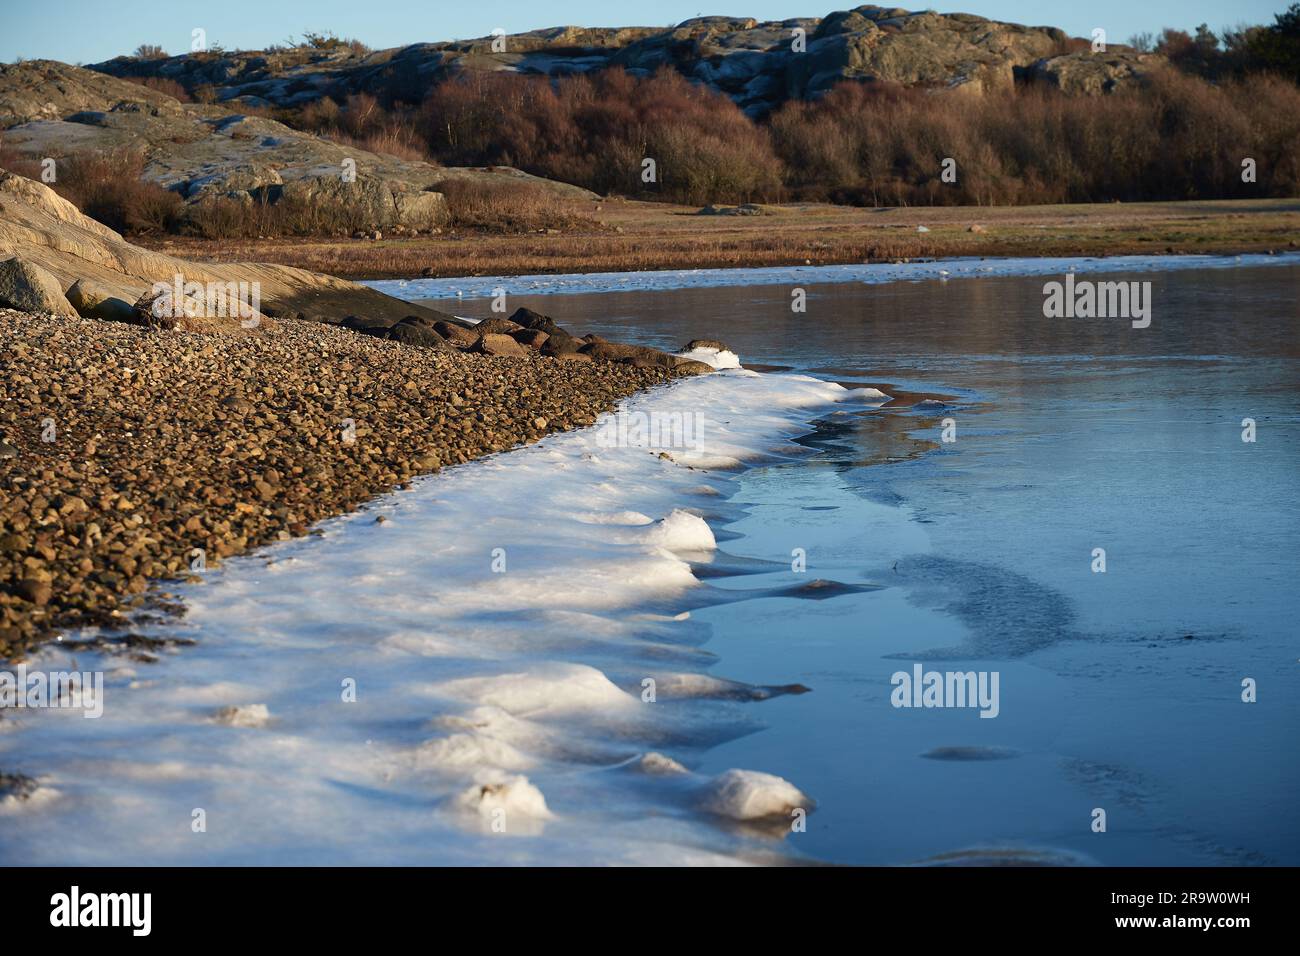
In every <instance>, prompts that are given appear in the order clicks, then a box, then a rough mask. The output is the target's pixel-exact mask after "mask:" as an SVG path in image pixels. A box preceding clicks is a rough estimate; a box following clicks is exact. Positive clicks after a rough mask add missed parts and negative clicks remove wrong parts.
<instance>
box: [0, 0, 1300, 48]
mask: <svg viewBox="0 0 1300 956" xmlns="http://www.w3.org/2000/svg"><path fill="white" fill-rule="evenodd" d="M0 3H2V4H3V11H2V12H0V61H3V62H11V61H13V60H14V59H15V58H16V57H19V56H22V57H26V58H28V59H37V58H44V59H54V60H64V61H66V62H69V63H95V62H98V61H101V60H107V59H110V58H111V57H114V56H117V55H118V54H122V53H129V52H130V51H132V50H134V49H135V48H136V47H137V46H139V45H140V44H141V43H157V44H159V45H161V46H162V47H163V48H164V49H165V50H167V51H168V52H170V53H181V52H184V51H185V50H187V49H188V48H189V44H190V32H191V30H193V29H194V28H195V27H202V28H203V29H205V30H206V31H207V36H208V40H209V42H213V43H220V44H221V45H222V46H224V47H226V48H227V49H236V48H244V49H259V48H261V47H264V46H266V45H267V44H268V43H272V42H276V41H280V40H284V39H285V38H286V37H288V36H290V35H291V34H292V35H294V36H300V35H301V34H302V33H303V32H304V31H306V30H315V31H325V30H331V31H333V32H334V33H336V34H338V35H339V36H347V37H357V38H358V39H360V40H362V41H364V42H366V43H368V44H369V45H370V46H372V47H375V48H376V49H380V48H383V47H390V46H401V45H403V44H407V43H414V42H417V41H420V40H452V39H460V38H466V37H480V36H486V35H488V34H489V33H491V32H492V30H493V29H494V28H496V27H501V28H502V29H504V30H505V31H506V32H507V33H518V32H521V31H524V30H531V29H535V28H537V27H548V26H559V25H563V24H576V25H578V26H666V25H668V24H670V23H677V22H680V21H681V20H685V19H688V18H689V17H693V16H697V15H700V14H706V13H714V14H730V15H734V16H749V17H755V18H757V19H760V20H780V19H784V18H786V17H796V16H824V15H825V14H827V13H829V12H830V11H832V10H843V9H847V8H849V7H852V6H856V5H857V4H856V3H854V2H853V0H848V2H845V0H727V2H726V5H725V6H723V5H706V4H705V0H684V2H679V0H654V2H649V3H644V4H642V3H628V2H624V3H620V4H614V3H609V2H603V0H493V2H491V3H446V2H442V0H423V2H414V0H396V2H382V0H366V2H361V0H311V2H303V0H221V2H217V3H214V2H212V0H205V2H198V0H170V2H163V0H48V2H44V3H42V2H40V0H0ZM879 5H880V6H887V5H888V2H887V0H882V2H881V3H880V4H879ZM1285 6H1286V3H1285V2H1278V0H1274V2H1262V0H1233V3H1231V4H1225V3H1223V2H1221V0H1217V2H1216V0H1144V2H1138V3H1135V2H1133V0H1096V2H1089V3H1079V2H1077V0H1075V2H1042V0H1040V2H1036V3H1035V2H1023V0H957V2H956V3H955V4H954V5H951V6H950V5H948V4H939V5H938V6H936V7H935V9H938V10H940V11H941V12H952V11H961V12H964V13H977V14H979V15H981V16H985V17H989V18H991V19H995V20H1009V21H1011V22H1014V23H1028V24H1032V25H1048V26H1058V27H1061V28H1062V29H1064V30H1066V31H1067V32H1068V33H1070V34H1072V35H1074V36H1088V35H1089V34H1090V33H1091V32H1092V29H1093V28H1094V27H1104V28H1105V29H1106V33H1107V35H1108V36H1109V38H1110V39H1111V40H1112V41H1114V42H1123V41H1124V40H1125V39H1126V38H1128V37H1129V36H1130V35H1132V34H1133V33H1137V32H1139V31H1151V32H1153V33H1155V32H1158V31H1159V30H1160V28H1161V27H1164V26H1175V27H1179V28H1181V29H1185V30H1189V31H1190V30H1191V29H1192V28H1193V27H1195V26H1196V25H1197V24H1198V23H1202V22H1204V23H1208V24H1209V25H1210V27H1211V28H1212V29H1214V30H1215V31H1216V32H1217V31H1218V30H1219V29H1220V28H1221V27H1224V26H1235V25H1237V24H1239V23H1272V22H1273V15H1274V14H1275V13H1278V12H1279V11H1281V10H1282V9H1284V8H1285ZM916 9H924V7H923V6H922V4H921V3H920V2H918V3H917V4H916Z"/></svg>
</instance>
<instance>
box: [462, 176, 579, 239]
mask: <svg viewBox="0 0 1300 956" xmlns="http://www.w3.org/2000/svg"><path fill="white" fill-rule="evenodd" d="M438 190H439V192H441V193H442V194H443V195H444V196H446V197H447V211H448V213H449V215H450V220H449V223H448V224H449V225H450V226H451V227H452V228H460V229H478V230H486V231H490V232H530V231H536V230H538V229H570V228H573V227H575V226H580V225H586V226H594V225H595V222H594V221H593V220H592V219H591V217H590V216H585V215H581V214H579V213H577V212H576V210H575V208H574V205H575V204H574V202H573V201H572V200H566V199H563V198H561V197H559V196H557V195H556V194H555V193H554V192H552V191H551V190H549V189H547V188H545V187H543V186H538V185H534V184H532V183H526V182H509V181H505V182H499V183H485V182H471V181H467V180H448V181H446V182H443V183H442V184H441V185H440V186H439V187H438Z"/></svg>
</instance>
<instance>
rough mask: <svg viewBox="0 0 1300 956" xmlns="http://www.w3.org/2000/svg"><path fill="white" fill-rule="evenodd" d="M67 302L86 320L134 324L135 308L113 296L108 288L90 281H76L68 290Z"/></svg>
mask: <svg viewBox="0 0 1300 956" xmlns="http://www.w3.org/2000/svg"><path fill="white" fill-rule="evenodd" d="M68 301H69V302H70V303H71V304H72V307H73V308H74V309H76V310H77V313H78V314H79V315H81V316H82V317H83V318H86V319H101V320H103V321H105V322H134V321H135V307H134V306H133V305H132V304H131V303H130V302H127V301H126V300H125V299H119V298H117V296H115V295H113V290H112V289H110V288H109V287H108V286H106V285H103V284H101V283H99V282H95V281H93V280H91V279H78V280H77V281H76V282H74V283H72V288H71V289H69V290H68Z"/></svg>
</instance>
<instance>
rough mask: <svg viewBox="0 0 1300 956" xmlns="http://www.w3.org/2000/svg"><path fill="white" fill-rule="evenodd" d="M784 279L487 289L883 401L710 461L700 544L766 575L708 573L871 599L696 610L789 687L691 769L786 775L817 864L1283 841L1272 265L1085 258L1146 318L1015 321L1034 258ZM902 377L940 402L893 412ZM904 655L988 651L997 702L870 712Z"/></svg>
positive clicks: (1284, 591)
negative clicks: (750, 458) (1134, 292)
mask: <svg viewBox="0 0 1300 956" xmlns="http://www.w3.org/2000/svg"><path fill="white" fill-rule="evenodd" d="M791 278H793V279H794V280H795V281H790V282H787V283H786V284H783V285H767V286H750V287H715V288H686V289H680V290H673V291H658V292H654V293H625V292H620V293H616V294H607V295H596V294H583V295H563V294H548V295H545V296H529V295H520V296H512V297H511V300H510V304H511V307H512V308H513V307H515V306H517V305H528V306H530V307H532V308H535V309H537V310H539V311H543V312H546V313H547V314H550V315H553V316H555V317H557V318H558V319H559V320H560V321H562V322H564V323H566V324H568V325H570V326H572V327H575V328H578V329H591V330H594V331H597V332H599V333H603V334H607V335H609V336H611V337H614V336H622V337H624V338H628V339H636V340H644V341H653V342H654V343H656V344H658V345H661V346H664V347H673V346H679V345H680V344H681V343H682V342H684V341H685V340H686V339H687V338H690V337H692V336H697V335H708V336H711V337H717V338H721V339H723V340H725V341H726V343H727V344H728V345H730V346H731V347H732V348H733V349H734V350H735V351H737V352H738V353H739V354H740V355H741V356H742V358H743V359H744V360H745V361H746V362H747V363H767V364H772V365H780V366H788V367H792V368H793V369H794V370H796V371H801V372H807V373H809V374H813V375H816V376H819V377H823V378H828V379H831V380H835V381H841V382H855V381H856V382H869V383H872V384H875V385H877V386H879V387H880V388H881V389H883V390H884V391H885V392H887V393H890V394H895V395H898V396H899V400H898V401H897V402H895V403H891V405H890V406H886V408H885V409H884V410H881V411H874V410H872V411H858V412H854V413H847V414H846V413H844V412H842V411H841V412H836V413H835V414H833V415H831V416H830V417H827V418H823V419H822V420H820V421H819V422H818V423H817V426H816V430H815V432H814V434H812V435H811V436H809V437H808V438H806V439H804V443H805V444H806V445H807V446H809V447H810V448H814V449H816V450H817V452H818V454H817V455H816V456H815V457H812V458H809V459H807V460H801V461H797V462H787V463H781V464H776V465H770V466H766V467H763V468H760V469H756V470H753V471H750V472H747V473H746V474H745V475H744V476H742V477H741V479H740V490H739V492H738V493H737V495H736V497H735V498H734V499H733V501H734V502H736V503H743V504H745V505H746V507H747V510H748V513H747V515H746V516H745V517H743V518H741V519H739V520H737V521H735V522H734V523H732V524H729V525H727V526H726V527H725V531H726V532H728V533H731V534H738V535H740V537H738V538H734V539H732V540H724V541H722V542H721V547H722V549H723V550H724V551H725V552H728V553H731V554H738V555H744V556H746V557H754V558H763V559H767V560H771V561H773V562H777V563H778V564H779V566H780V569H779V570H777V571H774V572H772V573H770V574H767V575H745V576H743V577H736V578H732V579H730V580H721V581H719V580H711V583H713V584H714V585H715V586H726V587H745V588H752V587H759V586H761V585H763V584H772V583H776V582H779V581H788V580H792V579H794V578H795V577H796V575H794V574H793V573H792V572H791V571H790V568H789V565H790V562H791V560H792V558H791V554H792V552H793V551H794V549H797V548H800V549H803V550H804V551H805V552H806V554H807V572H806V576H807V577H809V578H825V579H832V580H835V581H842V582H855V583H864V582H865V583H871V584H876V585H884V586H885V589H884V590H874V591H868V592H860V593H851V594H845V595H842V596H837V597H834V598H831V599H827V600H823V601H810V600H796V599H791V598H773V599H764V600H757V601H746V602H741V603H736V604H728V605H725V606H722V607H718V608H714V609H706V610H703V611H699V612H696V614H695V617H696V619H697V620H700V621H705V622H708V623H710V624H711V625H712V626H713V632H712V639H711V641H710V642H709V644H708V647H709V649H710V650H712V651H713V652H714V653H716V654H718V655H719V657H720V663H719V665H718V667H719V668H724V669H725V671H726V674H727V676H728V677H732V678H736V679H741V680H747V681H753V682H757V683H771V682H781V683H785V682H791V681H794V682H799V683H802V684H804V685H807V686H808V687H810V688H811V689H812V693H809V694H804V695H799V696H789V697H783V698H780V699H778V700H774V701H771V702H769V703H767V704H765V705H764V710H763V717H764V720H765V723H766V724H767V729H765V730H763V731H762V732H760V733H756V734H752V735H749V736H746V737H743V738H741V739H739V740H736V741H733V742H729V743H726V744H724V745H722V746H719V747H717V748H715V749H713V750H711V751H710V752H709V753H708V754H707V755H706V756H705V757H704V759H703V765H702V766H703V768H704V769H721V768H723V767H726V766H731V765H743V766H753V767H756V768H759V769H762V770H767V771H770V772H773V773H777V774H780V775H782V776H784V777H787V778H788V779H790V780H793V781H797V782H798V784H799V785H800V786H801V787H803V788H804V789H806V790H807V792H808V793H809V794H811V795H813V796H815V797H817V798H819V800H820V804H819V809H818V811H817V812H816V813H815V814H814V815H813V816H811V817H810V823H809V829H808V832H807V833H806V834H803V835H797V836H795V837H793V838H792V839H793V840H794V841H795V842H796V844H797V845H798V846H799V847H800V848H802V849H803V850H805V851H806V852H807V853H809V854H811V855H813V856H816V857H819V858H824V859H831V860H837V861H843V862H869V863H901V862H907V861H914V860H920V859H924V858H927V857H931V856H935V855H940V854H947V853H952V852H955V851H961V850H963V849H965V848H972V847H984V848H987V847H990V846H1010V847H1025V848H1029V847H1033V848H1042V847H1046V848H1050V849H1051V850H1054V851H1057V852H1064V853H1069V854H1074V855H1076V856H1077V857H1078V858H1080V859H1084V858H1086V859H1090V860H1094V861H1097V862H1101V863H1106V864H1142V863H1159V864H1194V863H1205V864H1218V863H1278V862H1285V863H1291V864H1295V863H1297V862H1300V770H1298V769H1297V766H1298V762H1297V759H1296V758H1297V749H1296V742H1295V741H1296V731H1297V730H1298V729H1300V660H1298V658H1300V640H1297V637H1296V629H1295V628H1296V621H1297V619H1298V618H1300V597H1297V588H1296V584H1295V582H1296V579H1297V571H1300V557H1298V552H1297V548H1296V544H1295V542H1296V537H1297V532H1298V531H1300V494H1297V492H1300V480H1298V472H1297V466H1298V464H1300V427H1298V426H1300V362H1298V359H1300V324H1298V321H1297V320H1298V318H1300V315H1298V309H1300V306H1298V305H1297V303H1298V302H1300V268H1297V267H1296V266H1294V265H1290V266H1285V267H1282V268H1276V267H1273V268H1258V267H1256V268H1237V269H1217V268H1216V269H1213V270H1210V269H1203V270H1190V271H1170V272H1154V273H1151V272H1142V273H1133V274H1122V273H1121V274H1113V275H1107V276H1105V278H1106V279H1108V280H1123V281H1130V280H1146V281H1151V282H1152V283H1153V287H1152V295H1153V316H1152V323H1151V326H1150V328H1147V329H1134V328H1132V327H1131V325H1130V324H1129V323H1128V322H1125V321H1117V320H1103V319H1091V320H1088V319H1066V320H1050V319H1045V318H1044V317H1043V315H1042V303H1043V281H1044V280H1043V279H1042V278H1025V277H992V276H991V277H985V278H979V279H970V280H951V281H942V280H941V281H924V282H919V283H895V284H886V285H876V284H860V283H847V284H846V283H839V282H837V283H835V284H812V283H809V282H807V281H806V280H807V276H806V275H803V276H796V277H791ZM522 281H525V282H526V281H532V280H522ZM796 282H797V283H798V284H799V285H800V286H801V287H803V288H805V289H806V291H807V295H808V300H807V312H806V313H804V314H796V313H793V312H792V311H791V308H790V302H791V290H792V288H794V287H795V285H796ZM508 287H510V286H508ZM511 288H512V287H511ZM463 312H464V314H470V315H475V316H478V315H484V314H487V312H486V307H485V303H484V302H483V301H477V302H473V301H470V302H468V303H467V308H465V309H464V310H463ZM917 392H921V393H940V394H942V395H944V396H948V399H947V400H948V402H949V404H950V407H948V408H940V407H936V406H933V405H930V406H922V407H908V406H909V405H911V406H915V404H916V401H917V399H918V398H919V396H917V395H916V394H912V395H911V397H910V398H909V397H908V393H917ZM946 418H951V419H952V423H953V424H954V425H955V438H956V440H955V441H953V442H950V443H945V442H943V441H942V440H941V438H942V434H941V433H942V429H943V421H944V419H946ZM1245 418H1252V419H1254V420H1255V422H1256V428H1257V436H1256V437H1257V440H1256V441H1255V442H1254V443H1246V442H1243V441H1242V430H1243V427H1242V420H1243V419H1245ZM1096 548H1103V549H1104V550H1105V557H1106V570H1105V572H1104V573H1096V572H1094V571H1093V565H1094V563H1095V562H1094V558H1093V552H1094V549H1096ZM915 662H923V663H924V665H925V668H926V669H935V670H940V671H963V672H964V671H971V670H973V671H977V672H978V671H997V672H999V674H1000V697H1001V708H1000V713H999V715H998V716H997V717H996V718H995V719H980V718H979V717H978V715H977V712H976V711H974V710H964V709H924V708H923V709H897V708H894V707H893V706H891V704H890V692H891V690H892V689H893V688H892V685H891V683H890V677H891V675H892V674H893V673H894V672H896V671H898V670H900V669H901V670H906V671H911V669H912V665H913V663H915ZM1245 678H1252V679H1253V680H1254V681H1255V683H1256V686H1257V701H1256V702H1255V703H1245V702H1243V701H1242V692H1243V687H1242V681H1243V679H1245ZM1096 808H1101V809H1104V810H1106V813H1107V829H1106V832H1105V833H1094V832H1093V831H1092V828H1091V827H1092V821H1093V811H1094V809H1096Z"/></svg>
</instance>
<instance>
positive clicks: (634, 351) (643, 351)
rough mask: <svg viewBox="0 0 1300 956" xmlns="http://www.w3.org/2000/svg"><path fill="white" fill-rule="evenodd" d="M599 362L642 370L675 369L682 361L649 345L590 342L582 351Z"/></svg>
mask: <svg viewBox="0 0 1300 956" xmlns="http://www.w3.org/2000/svg"><path fill="white" fill-rule="evenodd" d="M579 351H580V352H582V353H583V354H584V355H590V356H591V357H592V358H593V359H595V360H596V361H598V362H624V363H626V364H629V365H636V366H638V367H640V368H646V367H655V368H675V367H676V366H677V365H678V364H679V363H680V362H681V360H680V359H679V358H678V357H677V356H675V355H669V354H668V353H667V352H663V351H660V350H659V349H655V348H651V347H650V346H648V345H624V344H622V343H620V342H605V341H597V342H588V343H587V344H586V345H584V346H583V347H582V348H581V349H579Z"/></svg>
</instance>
